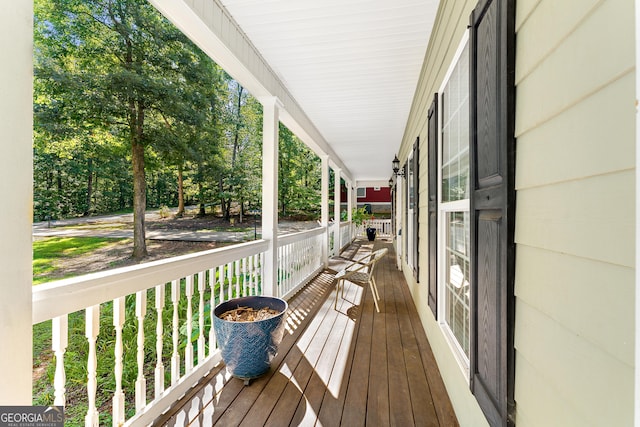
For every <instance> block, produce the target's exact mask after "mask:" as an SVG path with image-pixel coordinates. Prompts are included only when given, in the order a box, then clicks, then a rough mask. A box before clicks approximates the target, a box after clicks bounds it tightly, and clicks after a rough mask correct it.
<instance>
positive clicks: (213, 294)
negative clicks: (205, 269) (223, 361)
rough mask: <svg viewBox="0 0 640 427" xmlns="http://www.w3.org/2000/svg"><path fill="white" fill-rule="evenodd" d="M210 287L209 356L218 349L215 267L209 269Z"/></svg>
mask: <svg viewBox="0 0 640 427" xmlns="http://www.w3.org/2000/svg"><path fill="white" fill-rule="evenodd" d="M209 288H210V289H211V298H210V300H209V307H210V309H211V313H209V315H210V316H211V317H210V318H211V328H209V356H211V355H212V354H213V352H214V351H215V349H216V335H215V332H214V330H213V310H214V309H215V305H216V291H215V289H216V269H215V268H210V269H209Z"/></svg>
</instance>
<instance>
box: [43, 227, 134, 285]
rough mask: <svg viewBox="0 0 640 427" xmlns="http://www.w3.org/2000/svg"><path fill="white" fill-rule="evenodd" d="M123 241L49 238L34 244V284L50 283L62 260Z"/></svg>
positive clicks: (99, 238)
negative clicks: (51, 276)
mask: <svg viewBox="0 0 640 427" xmlns="http://www.w3.org/2000/svg"><path fill="white" fill-rule="evenodd" d="M120 240H122V239H109V238H102V237H49V238H46V239H43V240H36V241H34V242H33V284H34V285H39V284H41V283H44V282H46V281H48V280H49V279H48V277H47V276H48V275H49V274H51V273H52V272H53V271H54V270H55V269H56V262H57V261H58V260H59V259H61V258H70V257H75V256H78V255H82V254H85V253H89V252H92V251H95V250H96V249H98V248H102V247H105V246H109V245H112V244H114V243H115V242H118V241H120Z"/></svg>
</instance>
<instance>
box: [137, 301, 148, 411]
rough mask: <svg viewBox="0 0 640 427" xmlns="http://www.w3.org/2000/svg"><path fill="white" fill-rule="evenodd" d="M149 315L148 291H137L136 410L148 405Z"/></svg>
mask: <svg viewBox="0 0 640 427" xmlns="http://www.w3.org/2000/svg"><path fill="white" fill-rule="evenodd" d="M146 315H147V291H138V292H136V317H137V318H138V354H137V356H138V378H137V379H136V412H139V411H141V410H142V408H144V407H145V406H146V405H147V380H145V378H144V317H145V316H146Z"/></svg>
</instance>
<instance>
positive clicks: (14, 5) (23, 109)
mask: <svg viewBox="0 0 640 427" xmlns="http://www.w3.org/2000/svg"><path fill="white" fill-rule="evenodd" d="M0 52H2V56H3V58H5V60H4V61H3V65H2V67H0V93H1V94H2V96H0V135H2V136H1V137H0V194H2V198H3V202H4V203H3V208H2V209H0V235H1V236H2V238H0V271H1V272H2V280H0V342H1V343H2V347H3V351H0V403H1V404H2V405H31V393H32V390H31V375H32V373H31V369H32V355H31V353H32V350H31V342H32V339H33V338H32V329H31V322H32V321H31V311H32V309H31V281H32V275H33V273H32V267H31V263H32V259H33V254H32V252H31V233H32V231H31V222H32V216H33V209H32V200H33V193H32V185H33V178H32V177H33V157H32V151H31V150H32V142H31V141H32V126H33V105H32V101H33V98H32V88H33V86H32V79H33V71H32V70H33V64H32V59H31V58H32V52H33V2H31V1H3V2H1V3H0Z"/></svg>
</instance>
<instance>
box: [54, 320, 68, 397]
mask: <svg viewBox="0 0 640 427" xmlns="http://www.w3.org/2000/svg"><path fill="white" fill-rule="evenodd" d="M68 325H69V318H68V317H67V315H66V314H65V315H63V316H60V317H55V318H53V319H52V320H51V348H52V350H53V352H54V353H55V355H56V373H55V377H54V380H53V388H54V396H55V399H54V401H53V404H54V405H56V406H65V405H66V400H67V399H66V388H65V386H66V383H67V376H66V374H65V372H64V353H65V351H66V350H67V345H68V344H69V328H68Z"/></svg>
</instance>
